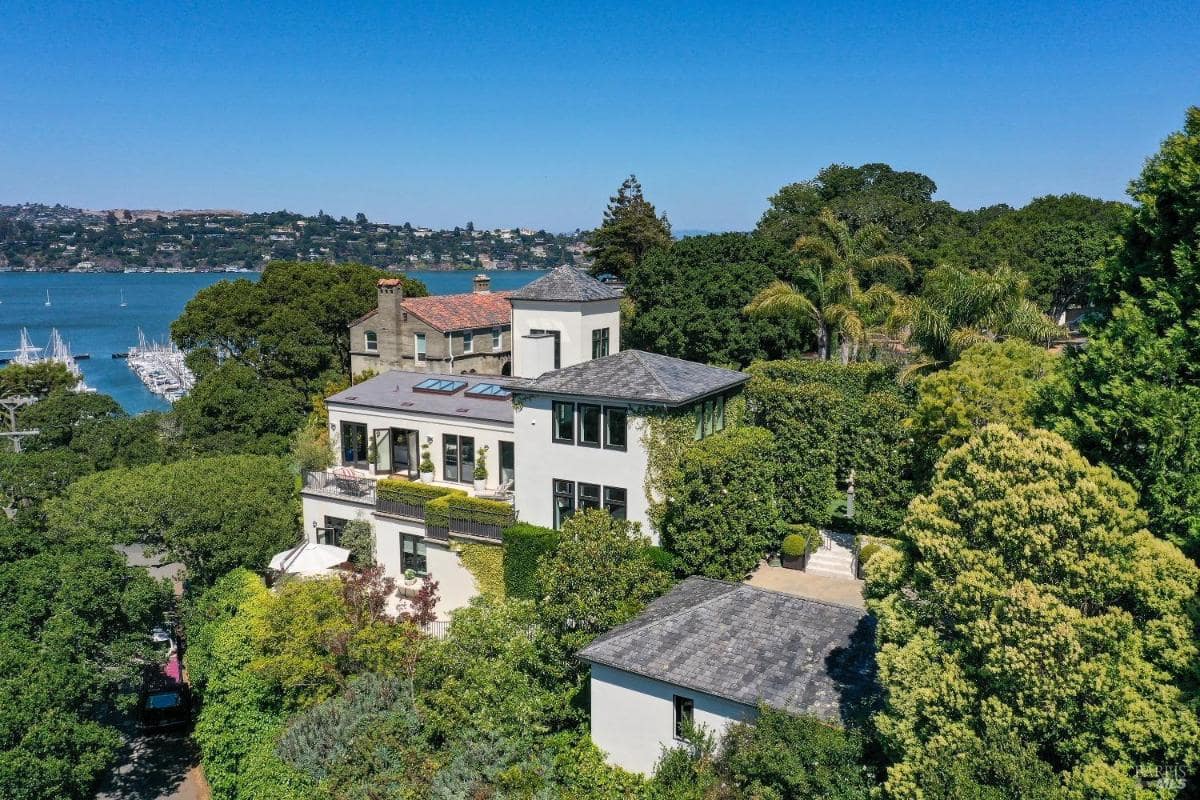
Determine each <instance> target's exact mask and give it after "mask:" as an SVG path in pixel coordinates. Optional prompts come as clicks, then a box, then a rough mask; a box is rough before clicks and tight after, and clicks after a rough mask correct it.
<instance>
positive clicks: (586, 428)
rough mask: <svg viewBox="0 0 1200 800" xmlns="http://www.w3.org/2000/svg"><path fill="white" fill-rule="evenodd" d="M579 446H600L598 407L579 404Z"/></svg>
mask: <svg viewBox="0 0 1200 800" xmlns="http://www.w3.org/2000/svg"><path fill="white" fill-rule="evenodd" d="M579 444H581V445H584V446H586V447H599V446H600V406H589V405H586V404H584V403H580V404H579Z"/></svg>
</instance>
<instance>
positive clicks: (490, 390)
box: [467, 383, 512, 400]
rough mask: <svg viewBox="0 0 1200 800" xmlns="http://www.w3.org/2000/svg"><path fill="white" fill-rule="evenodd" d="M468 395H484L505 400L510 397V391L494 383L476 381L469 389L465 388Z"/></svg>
mask: <svg viewBox="0 0 1200 800" xmlns="http://www.w3.org/2000/svg"><path fill="white" fill-rule="evenodd" d="M467 396H468V397H486V398H489V399H493V400H507V399H508V398H510V397H512V392H511V391H509V390H508V389H507V388H505V387H503V386H498V385H496V384H494V383H477V384H475V385H474V386H472V387H471V388H470V389H467Z"/></svg>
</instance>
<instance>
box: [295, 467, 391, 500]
mask: <svg viewBox="0 0 1200 800" xmlns="http://www.w3.org/2000/svg"><path fill="white" fill-rule="evenodd" d="M303 491H305V492H308V493H310V494H319V495H323V496H325V497H336V498H338V499H339V500H352V501H354V502H356V503H366V504H369V505H374V504H375V481H374V479H372V478H361V477H359V476H357V475H353V474H351V473H349V472H348V471H347V472H339V471H336V470H335V471H326V472H305V473H304V489H303Z"/></svg>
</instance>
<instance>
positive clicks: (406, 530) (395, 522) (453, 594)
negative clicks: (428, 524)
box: [301, 494, 479, 620]
mask: <svg viewBox="0 0 1200 800" xmlns="http://www.w3.org/2000/svg"><path fill="white" fill-rule="evenodd" d="M301 502H302V504H303V508H304V531H305V535H306V537H307V538H308V540H309V541H310V542H315V541H317V531H316V528H315V527H314V526H313V523H314V522H315V523H316V526H317V527H324V525H325V522H324V519H325V516H326V515H328V516H331V517H339V518H341V519H346V520H352V519H362V520H366V521H367V522H369V523H371V528H372V530H373V531H374V532H375V560H376V561H378V562H379V563H380V564H382V565H383V569H384V573H385V574H386V575H387V576H388V577H390V578H394V579H395V580H396V581H397V582H400V581H402V579H403V577H404V570H402V569H401V560H400V536H401V534H410V535H415V536H424V535H425V529H424V527H423V526H422V525H420V524H419V523H416V522H408V521H405V520H400V519H395V518H393V517H387V516H383V515H380V514H375V513H374V508H373V507H372V506H371V505H370V504H365V503H353V502H350V501H348V500H339V499H335V498H329V497H314V496H313V495H308V494H306V495H303V496H302V497H301ZM425 561H426V564H425V566H426V568H427V570H428V572H429V574H430V575H431V576H433V579H434V580H436V581H437V582H438V597H439V600H438V604H437V608H436V611H437V615H438V619H443V620H444V619H449V618H450V612H451V611H454V610H455V609H457V608H462V607H463V606H465V605H467V604H468V603H470V602H471V600H472V599H473V598H474V597H476V596H478V594H479V584H478V583H477V582H476V580H475V576H474V575H472V574H471V572H470V570H468V569H467V568H466V567H464V566H463V564H462V560H461V558H460V557H459V555H458V553H455V552H454V551H452V550H451V549H450V548H449V547H447V546H446V545H444V544H441V543H439V542H431V541H429V540H426V542H425Z"/></svg>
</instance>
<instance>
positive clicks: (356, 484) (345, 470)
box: [333, 467, 365, 497]
mask: <svg viewBox="0 0 1200 800" xmlns="http://www.w3.org/2000/svg"><path fill="white" fill-rule="evenodd" d="M333 480H334V483H335V484H336V486H337V488H338V491H339V492H341V493H343V494H347V495H350V496H352V497H358V496H360V495H362V494H365V490H364V489H363V483H362V479H361V478H359V477H358V473H357V472H355V471H354V470H352V469H351V468H350V467H338V468H337V469H335V470H334V471H333Z"/></svg>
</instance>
